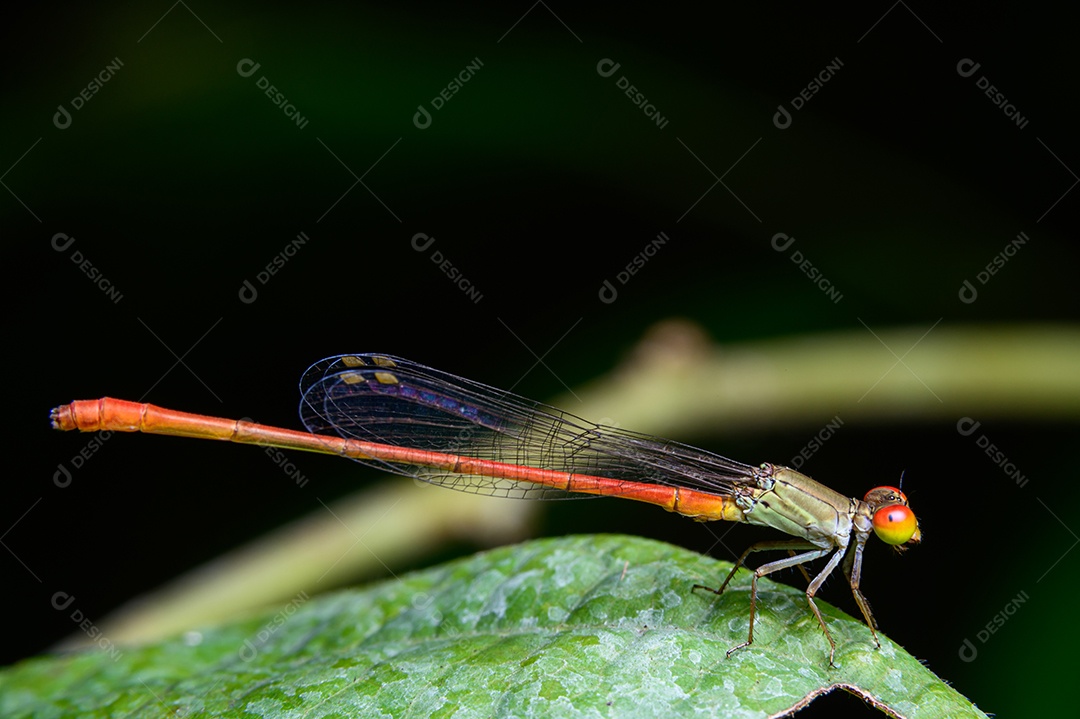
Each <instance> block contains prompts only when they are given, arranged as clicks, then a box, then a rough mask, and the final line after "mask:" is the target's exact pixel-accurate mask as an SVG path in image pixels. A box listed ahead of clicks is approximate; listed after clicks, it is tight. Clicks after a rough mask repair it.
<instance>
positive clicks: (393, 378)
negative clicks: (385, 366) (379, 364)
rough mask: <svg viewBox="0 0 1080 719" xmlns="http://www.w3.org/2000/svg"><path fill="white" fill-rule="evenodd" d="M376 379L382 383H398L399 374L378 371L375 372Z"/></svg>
mask: <svg viewBox="0 0 1080 719" xmlns="http://www.w3.org/2000/svg"><path fill="white" fill-rule="evenodd" d="M375 379H376V380H377V381H378V382H379V383H380V384H397V383H398V378H397V375H396V374H394V373H393V372H376V373H375ZM346 381H347V380H346Z"/></svg>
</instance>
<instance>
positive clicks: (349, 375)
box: [339, 372, 364, 384]
mask: <svg viewBox="0 0 1080 719" xmlns="http://www.w3.org/2000/svg"><path fill="white" fill-rule="evenodd" d="M339 376H340V377H341V381H342V382H344V383H345V384H360V383H361V382H363V381H364V378H363V377H362V376H361V375H360V373H358V372H342V373H341V374H340V375H339Z"/></svg>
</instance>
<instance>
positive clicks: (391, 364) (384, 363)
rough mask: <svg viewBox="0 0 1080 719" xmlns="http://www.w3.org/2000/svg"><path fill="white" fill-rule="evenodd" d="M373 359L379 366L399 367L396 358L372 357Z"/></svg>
mask: <svg viewBox="0 0 1080 719" xmlns="http://www.w3.org/2000/svg"><path fill="white" fill-rule="evenodd" d="M371 359H372V361H373V362H375V364H376V365H377V366H379V367H397V365H396V364H395V363H394V360H392V359H390V358H389V357H372V358H371Z"/></svg>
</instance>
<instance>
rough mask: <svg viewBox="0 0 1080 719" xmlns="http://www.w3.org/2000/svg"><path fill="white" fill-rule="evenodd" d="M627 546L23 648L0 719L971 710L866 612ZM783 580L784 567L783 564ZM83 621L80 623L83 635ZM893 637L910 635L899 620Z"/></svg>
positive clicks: (1, 677)
mask: <svg viewBox="0 0 1080 719" xmlns="http://www.w3.org/2000/svg"><path fill="white" fill-rule="evenodd" d="M730 566H731V565H730V564H728V563H725V562H717V561H714V560H711V559H708V558H707V557H703V556H700V555H698V554H694V553H692V552H688V551H686V550H683V549H679V548H677V547H673V546H670V545H667V544H661V543H658V542H653V541H648V540H644V539H639V538H635V537H626V536H610V535H590V536H576V537H564V538H559V539H549V540H541V541H534V542H529V543H526V544H521V545H517V546H511V547H504V548H501V549H498V550H494V551H491V552H485V553H481V554H477V555H475V556H473V557H469V558H466V559H463V560H458V561H455V562H452V563H450V564H447V565H444V566H441V567H436V568H433V569H429V570H425V571H422V572H417V573H415V574H411V575H408V576H406V577H403V578H401V579H399V580H395V581H389V582H385V583H382V584H379V585H376V586H373V587H371V588H368V589H362V590H352V591H346V592H341V593H337V594H331V595H327V596H321V597H318V598H314V599H310V600H308V599H307V597H305V596H303V595H301V596H299V597H297V598H296V599H295V600H294V601H293V602H291V603H290V604H289V605H287V606H286V607H285V608H283V609H281V610H279V611H277V612H274V613H271V614H267V615H264V616H260V617H256V618H251V619H247V620H244V621H240V622H237V623H234V624H231V625H228V626H222V627H217V628H213V629H208V630H205V631H203V632H201V633H189V634H188V635H187V636H185V637H182V638H177V639H171V640H168V641H163V642H159V643H156V644H152V645H148V646H143V647H135V648H132V647H114V646H111V645H109V644H108V642H107V639H106V638H104V637H102V638H100V639H99V645H101V646H102V647H104V648H103V649H102V650H99V651H93V652H83V653H78V654H72V655H67V656H58V657H43V658H37V659H31V660H28V661H25V662H22V663H21V664H18V665H16V666H14V667H10V668H8V669H6V670H5V671H3V672H2V673H0V715H2V716H4V717H27V716H37V717H54V716H70V715H78V716H80V717H104V716H125V717H150V716H153V717H159V716H184V717H202V716H206V717H210V716H214V717H300V716H302V717H351V716H406V715H407V716H424V717H427V716H446V717H449V716H454V717H471V716H485V717H487V716H515V717H528V716H544V717H550V716H620V717H624V716H671V715H674V714H690V713H697V714H707V715H710V716H723V717H765V716H775V715H783V714H785V713H786V712H788V711H792V710H794V709H798V708H800V707H802V706H805V705H806V704H807V703H808V702H809V701H810V700H812V699H813V698H814V697H815V696H819V695H821V694H823V693H826V692H828V691H831V690H832V689H836V688H841V689H846V690H848V691H851V692H853V693H856V694H858V695H860V696H862V697H864V698H866V699H867V700H869V701H871V702H872V703H873V704H874V705H876V706H878V707H879V708H881V709H882V710H884V711H886V712H887V713H889V714H891V715H893V716H902V717H941V716H949V717H961V716H972V717H985V716H986V715H985V714H983V713H982V712H980V711H979V710H977V709H976V708H975V707H974V705H973V704H972V703H971V702H970V701H968V700H966V699H964V698H963V697H962V696H961V695H960V694H958V693H957V692H956V691H955V690H953V689H952V688H950V687H948V686H947V685H945V684H944V683H943V682H942V681H941V680H940V679H938V678H937V677H936V676H935V675H934V674H932V673H931V672H930V671H929V670H928V669H926V668H925V667H924V666H922V665H921V664H920V663H919V662H918V661H917V660H916V659H915V658H914V657H912V656H910V655H908V654H907V653H905V652H904V651H903V650H902V649H901V648H900V647H899V646H897V645H896V644H895V643H893V642H891V641H890V640H889V639H887V638H886V637H884V636H882V646H881V649H880V650H878V649H876V648H874V646H873V644H872V642H871V639H870V632H869V630H868V629H867V627H866V625H865V624H863V623H862V622H861V621H858V620H856V619H853V618H852V617H849V616H846V615H844V614H842V613H841V612H839V611H837V610H836V609H834V608H833V607H831V606H829V605H828V604H826V603H825V602H823V601H820V600H819V601H818V604H819V606H820V607H821V610H822V612H823V614H824V615H825V616H826V618H827V621H828V623H829V628H830V630H831V631H832V633H833V636H834V638H835V639H836V643H837V652H836V664H837V667H836V668H830V667H829V666H828V660H827V644H826V642H825V639H824V637H823V636H822V633H821V630H820V628H819V627H818V626H817V622H816V620H815V619H814V618H813V616H812V615H811V614H810V611H809V609H808V608H807V606H806V598H805V595H804V593H803V591H802V590H799V589H795V588H792V587H788V586H786V585H783V584H778V583H773V582H770V581H768V580H763V581H762V582H761V583H760V600H761V601H760V606H761V611H760V614H759V617H758V620H757V624H756V626H755V630H756V631H755V643H754V644H753V645H752V646H750V647H747V648H745V649H742V650H740V651H738V652H736V653H735V654H733V655H732V656H731V658H730V659H727V658H725V653H726V652H727V650H728V649H729V648H730V647H732V646H733V645H735V644H738V643H739V642H741V641H743V640H745V638H746V630H747V625H748V615H747V611H748V591H747V590H748V585H749V575H748V574H741V575H740V576H739V577H737V578H736V580H735V581H734V582H733V584H732V586H731V587H730V588H729V589H728V591H727V592H726V593H725V594H724V595H723V596H721V597H716V596H714V595H712V594H709V593H708V592H702V591H700V590H699V591H697V592H694V591H692V587H693V585H694V584H695V583H703V584H709V585H715V584H716V583H717V581H718V580H719V579H721V578H722V577H723V576H724V575H725V573H726V571H727V570H728V569H729V568H730ZM796 576H797V575H796ZM91 631H92V630H91ZM906 631H916V629H915V628H913V627H909V628H907V629H906Z"/></svg>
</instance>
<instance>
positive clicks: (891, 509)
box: [874, 504, 919, 545]
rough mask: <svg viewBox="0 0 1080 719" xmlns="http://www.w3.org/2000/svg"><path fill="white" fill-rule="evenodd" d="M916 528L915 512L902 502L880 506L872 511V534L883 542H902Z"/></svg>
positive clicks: (911, 535) (910, 535)
mask: <svg viewBox="0 0 1080 719" xmlns="http://www.w3.org/2000/svg"><path fill="white" fill-rule="evenodd" d="M918 528H919V522H918V521H917V520H916V519H915V513H914V512H912V511H911V509H910V508H909V507H907V506H905V505H903V504H893V505H890V506H888V507H882V508H881V509H879V510H878V511H876V512H874V534H876V535H877V536H878V539H880V540H881V541H883V542H885V544H892V545H898V544H904V543H905V542H907V541H908V540H909V539H911V538H912V537H913V536H914V535H915V532H916V530H918Z"/></svg>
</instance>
